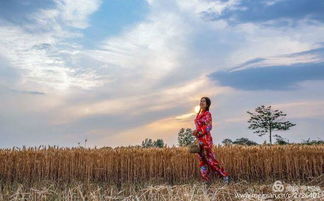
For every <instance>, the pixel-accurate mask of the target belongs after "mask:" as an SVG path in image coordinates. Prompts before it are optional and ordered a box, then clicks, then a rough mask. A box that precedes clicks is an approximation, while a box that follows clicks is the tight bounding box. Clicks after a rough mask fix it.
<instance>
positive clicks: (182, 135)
mask: <svg viewBox="0 0 324 201" xmlns="http://www.w3.org/2000/svg"><path fill="white" fill-rule="evenodd" d="M192 132H193V131H192V130H191V128H187V129H186V130H185V129H184V128H181V129H180V130H179V133H178V144H179V146H188V145H190V144H193V143H194V141H195V139H196V137H195V136H194V135H193V134H192Z"/></svg>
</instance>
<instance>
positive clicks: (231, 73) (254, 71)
mask: <svg viewBox="0 0 324 201" xmlns="http://www.w3.org/2000/svg"><path fill="white" fill-rule="evenodd" d="M323 50H324V49H323V48H317V49H311V50H307V51H303V52H298V53H292V54H288V55H281V56H277V57H270V58H267V59H265V58H256V59H252V60H249V61H247V62H244V63H243V64H241V65H238V66H236V67H234V68H231V69H230V70H223V71H217V72H214V73H211V74H209V78H211V79H213V80H217V81H218V82H219V83H220V84H221V85H223V86H231V87H233V88H237V89H242V90H294V89H296V88H297V87H300V86H298V83H299V82H302V81H306V80H323V79H324V60H323V57H322V55H323V53H324V51H323ZM274 64H279V65H274Z"/></svg>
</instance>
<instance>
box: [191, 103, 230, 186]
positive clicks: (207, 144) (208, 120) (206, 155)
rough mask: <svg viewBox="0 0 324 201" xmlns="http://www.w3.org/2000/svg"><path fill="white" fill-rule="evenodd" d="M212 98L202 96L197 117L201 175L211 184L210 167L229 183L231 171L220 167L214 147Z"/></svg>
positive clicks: (196, 134)
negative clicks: (211, 111)
mask: <svg viewBox="0 0 324 201" xmlns="http://www.w3.org/2000/svg"><path fill="white" fill-rule="evenodd" d="M210 104H211V102H210V99H209V98H208V97H202V98H201V99H200V110H199V112H198V114H197V115H196V118H195V120H194V121H195V125H196V129H195V130H194V131H193V135H194V136H196V138H197V139H198V143H199V146H200V148H201V152H200V153H198V154H197V156H198V158H199V168H200V175H201V176H202V178H203V179H204V181H205V182H206V183H207V184H210V182H211V181H210V178H209V171H210V170H209V168H210V169H212V170H213V171H216V172H217V173H218V174H219V175H220V176H222V177H223V179H224V182H225V183H229V173H228V172H226V171H225V170H224V169H223V168H222V167H220V165H219V162H218V161H217V160H216V158H215V155H214V153H213V152H212V148H213V138H212V136H211V133H210V130H211V129H212V115H211V113H210V112H209V107H210Z"/></svg>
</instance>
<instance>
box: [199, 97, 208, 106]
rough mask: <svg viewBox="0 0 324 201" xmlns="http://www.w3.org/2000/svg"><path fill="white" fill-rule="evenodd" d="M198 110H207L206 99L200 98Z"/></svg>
mask: <svg viewBox="0 0 324 201" xmlns="http://www.w3.org/2000/svg"><path fill="white" fill-rule="evenodd" d="M200 108H201V109H206V108H207V102H206V99H205V98H202V99H201V100H200Z"/></svg>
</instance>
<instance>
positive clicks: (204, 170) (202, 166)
mask: <svg viewBox="0 0 324 201" xmlns="http://www.w3.org/2000/svg"><path fill="white" fill-rule="evenodd" d="M197 155H198V158H199V171H200V175H201V177H202V179H203V180H205V181H207V182H209V181H210V178H209V167H208V163H207V161H206V160H205V159H204V158H203V156H202V155H201V154H200V153H198V154H197Z"/></svg>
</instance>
